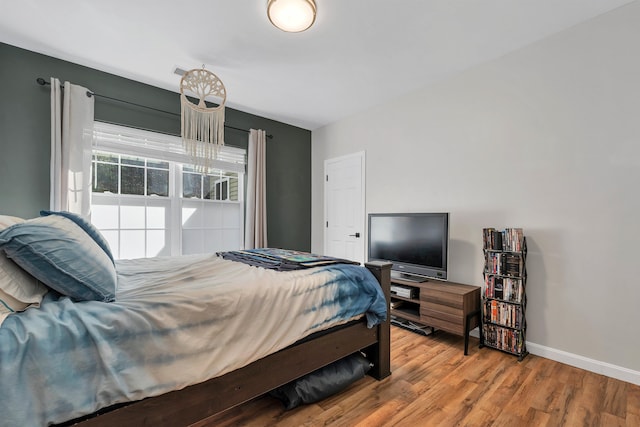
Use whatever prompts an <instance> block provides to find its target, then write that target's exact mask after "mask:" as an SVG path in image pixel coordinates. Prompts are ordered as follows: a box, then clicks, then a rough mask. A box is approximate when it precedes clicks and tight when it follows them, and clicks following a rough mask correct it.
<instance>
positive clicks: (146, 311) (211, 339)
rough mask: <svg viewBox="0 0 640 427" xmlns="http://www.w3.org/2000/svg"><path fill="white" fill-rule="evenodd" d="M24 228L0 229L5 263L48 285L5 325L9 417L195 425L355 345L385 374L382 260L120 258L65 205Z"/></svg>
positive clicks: (3, 401) (35, 421) (2, 374)
mask: <svg viewBox="0 0 640 427" xmlns="http://www.w3.org/2000/svg"><path fill="white" fill-rule="evenodd" d="M1 222H2V221H1V218H0V228H2V224H1ZM16 224H19V225H15V224H14V225H10V226H9V227H8V228H6V229H5V230H0V255H2V256H4V257H5V260H4V261H3V262H4V267H7V265H8V263H15V265H13V267H12V268H13V269H14V271H13V273H12V274H14V273H15V269H16V268H18V269H20V270H22V273H21V274H23V275H25V277H27V279H29V280H30V281H31V282H32V283H33V282H34V281H35V282H36V284H37V283H39V282H42V283H44V284H45V285H46V286H44V291H45V292H44V294H43V295H42V296H41V299H40V300H39V301H35V302H34V301H24V304H27V306H26V307H21V309H16V311H15V312H13V313H12V314H9V315H5V316H4V319H3V322H2V325H1V326H0V381H2V384H3V392H2V394H1V396H0V397H1V398H0V411H2V413H3V417H4V420H5V421H7V422H8V423H9V424H10V425H52V424H53V425H56V424H60V425H76V424H77V425H86V426H113V425H119V426H121V425H125V426H126V425H132V426H133V425H137V426H141V425H142V426H144V425H166V426H174V425H175V426H183V425H190V424H193V423H195V422H197V421H200V420H203V419H206V418H207V417H209V416H211V415H214V414H217V413H219V412H222V411H224V410H226V409H228V408H231V407H233V406H235V405H238V404H240V403H243V402H245V401H248V400H250V399H252V398H254V397H257V396H259V395H261V394H264V393H266V392H268V391H270V390H272V389H274V388H276V387H278V386H280V385H283V384H285V383H287V382H289V381H291V380H293V379H296V378H299V377H301V376H303V375H305V374H307V373H310V372H312V371H315V370H316V369H318V368H320V367H323V366H325V365H327V364H330V363H332V362H334V361H336V360H339V359H341V358H344V357H346V356H348V355H350V354H353V353H354V352H358V351H361V352H363V353H364V354H365V355H366V356H367V358H368V359H369V360H370V361H371V362H372V363H373V368H372V370H371V371H370V375H372V376H374V377H375V378H378V379H382V378H385V377H386V376H388V375H389V374H390V364H389V321H388V318H387V316H386V308H387V307H388V300H389V265H387V264H383V263H371V264H367V265H366V268H365V267H361V266H356V265H350V264H345V263H334V264H323V265H321V266H315V267H309V266H304V267H308V268H302V269H299V270H293V271H286V272H283V271H276V270H274V269H265V268H261V267H255V266H250V265H247V264H245V263H241V262H238V261H235V260H229V259H224V258H223V257H222V256H218V255H215V254H206V255H193V256H183V257H172V258H169V257H166V258H151V259H142V260H123V261H114V260H113V259H112V258H111V257H110V256H109V253H108V245H106V243H105V242H104V240H103V239H102V238H101V236H100V234H99V232H97V230H95V229H93V228H92V227H91V225H90V224H87V223H86V222H84V221H83V220H82V219H81V218H78V217H75V216H73V215H70V214H68V213H59V212H44V216H42V217H40V218H37V219H33V220H29V221H25V222H21V221H16ZM43 229H44V230H47V232H50V234H47V233H44V232H43ZM25 230H26V231H25ZM34 230H35V231H34ZM52 230H53V231H52ZM38 234H40V235H42V234H44V235H45V237H46V238H42V237H41V236H38V237H33V236H34V235H38ZM60 234H62V235H63V237H60ZM76 240H77V241H79V242H80V243H78V242H77V241H76ZM76 244H80V246H81V247H79V248H75V249H74V250H73V251H71V252H70V250H66V248H67V247H74V245H76ZM25 247H27V250H25ZM61 248H65V250H62V251H61ZM25 252H26V255H25ZM60 252H62V253H60ZM43 253H44V254H45V255H46V256H45V255H43ZM34 257H36V258H37V259H36V260H34V259H33V258H34ZM56 257H58V258H56ZM25 258H26V260H25ZM45 258H46V259H45ZM62 263H71V264H73V265H74V268H68V267H67V266H66V265H65V268H64V269H60V268H59V265H60V264H62ZM43 264H45V265H44V266H43ZM110 266H112V267H110ZM60 270H63V271H60ZM76 270H80V272H79V273H78V272H77V271H76ZM72 273H73V274H72ZM114 275H115V277H114ZM72 276H73V277H72ZM94 276H97V277H94ZM35 279H38V280H35ZM114 281H115V283H113V282H114ZM70 282H71V284H69V283H70ZM105 283H106V284H107V285H105ZM372 283H373V286H372ZM40 285H41V286H42V284H40ZM38 289H39V291H40V292H42V291H43V289H42V288H38ZM21 297H23V298H22V299H24V296H21ZM36 299H37V298H36ZM65 343H66V344H69V345H67V346H66V347H64V346H63V345H62V344H65ZM7 385H11V386H10V387H8V386H7Z"/></svg>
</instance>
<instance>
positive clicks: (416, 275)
mask: <svg viewBox="0 0 640 427" xmlns="http://www.w3.org/2000/svg"><path fill="white" fill-rule="evenodd" d="M448 251H449V214H448V213H372V214H369V244H368V252H369V253H368V258H369V261H390V262H392V263H393V266H392V267H391V275H392V277H397V278H401V279H405V280H411V281H416V282H423V281H426V280H428V279H430V278H433V279H439V280H447V259H448Z"/></svg>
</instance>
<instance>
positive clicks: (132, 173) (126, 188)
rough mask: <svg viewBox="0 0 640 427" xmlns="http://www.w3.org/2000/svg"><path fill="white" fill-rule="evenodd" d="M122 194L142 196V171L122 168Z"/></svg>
mask: <svg viewBox="0 0 640 427" xmlns="http://www.w3.org/2000/svg"><path fill="white" fill-rule="evenodd" d="M123 161H124V159H123ZM121 184H122V189H121V191H122V194H140V195H144V169H143V168H134V167H130V166H122V183H121Z"/></svg>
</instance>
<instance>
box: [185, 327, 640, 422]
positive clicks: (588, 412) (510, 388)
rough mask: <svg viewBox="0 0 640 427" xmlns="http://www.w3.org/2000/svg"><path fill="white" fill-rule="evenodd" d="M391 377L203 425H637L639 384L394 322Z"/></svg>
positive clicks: (262, 405) (248, 408) (261, 404)
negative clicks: (291, 406)
mask: <svg viewBox="0 0 640 427" xmlns="http://www.w3.org/2000/svg"><path fill="white" fill-rule="evenodd" d="M391 342H392V344H391V368H392V372H393V373H392V374H391V376H390V377H389V378H386V379H385V380H383V381H376V380H374V379H373V378H370V377H366V378H364V379H362V380H360V381H358V382H356V383H355V384H352V385H351V386H350V387H348V388H347V389H345V390H344V391H343V392H341V393H338V394H336V395H334V396H331V397H330V398H327V399H325V400H323V401H321V402H317V403H315V404H310V405H305V406H302V407H299V408H296V409H294V410H291V411H284V409H283V407H282V404H281V403H280V402H279V401H277V400H275V399H273V398H271V397H268V396H263V397H260V398H258V399H255V400H253V401H251V402H248V403H245V404H244V405H241V406H239V407H236V408H234V409H231V410H229V411H227V412H225V413H223V414H220V415H218V416H215V417H212V418H209V419H208V420H207V421H206V422H201V423H198V424H196V425H195V426H194V427H210V426H216V427H218V426H325V425H329V426H518V427H519V426H607V427H609V426H640V386H636V385H633V384H629V383H626V382H623V381H618V380H615V379H611V378H608V377H605V376H603V375H598V374H594V373H591V372H588V371H584V370H581V369H578V368H574V367H571V366H568V365H564V364H561V363H558V362H554V361H551V360H548V359H544V358H541V357H537V356H533V355H528V356H527V357H526V358H525V359H524V360H523V361H522V362H518V359H517V358H516V357H514V356H511V355H508V354H505V353H502V352H499V351H495V350H491V349H488V348H483V349H478V340H477V339H474V338H471V341H470V343H469V346H470V348H469V355H468V356H466V357H465V356H464V355H463V351H462V350H463V340H462V338H460V337H456V336H454V335H450V334H446V333H441V332H438V333H436V334H435V335H433V336H429V337H423V336H420V335H417V334H415V333H412V332H409V331H406V330H404V329H400V328H397V327H394V326H392V328H391Z"/></svg>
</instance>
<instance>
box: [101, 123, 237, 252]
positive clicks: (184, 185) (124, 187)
mask: <svg viewBox="0 0 640 427" xmlns="http://www.w3.org/2000/svg"><path fill="white" fill-rule="evenodd" d="M92 154H93V157H92V174H93V175H92V178H93V188H92V190H93V193H92V201H91V204H92V222H93V224H94V225H95V226H96V227H97V228H98V229H99V230H100V231H101V232H102V233H103V234H104V236H105V238H106V239H107V241H108V242H109V245H110V246H111V249H112V251H113V253H114V256H115V257H116V258H119V259H123V258H140V257H151V256H163V255H179V254H193V253H207V252H210V253H212V252H217V251H222V250H236V249H241V247H242V243H243V240H244V239H243V236H244V213H243V207H244V200H243V190H244V167H245V163H246V162H245V151H244V150H242V149H238V148H234V147H223V148H222V149H221V150H220V154H219V156H218V159H217V160H216V161H215V162H214V164H213V169H212V170H210V171H208V172H207V173H201V172H199V171H197V170H196V169H195V168H194V167H193V165H192V164H191V159H190V157H189V156H188V155H186V154H185V153H184V149H183V147H182V141H181V140H180V138H178V137H174V136H168V135H163V134H157V133H153V132H147V131H141V130H136V129H131V128H127V127H122V126H116V125H110V124H105V123H99V122H96V123H95V130H94V149H93V153H92Z"/></svg>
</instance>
